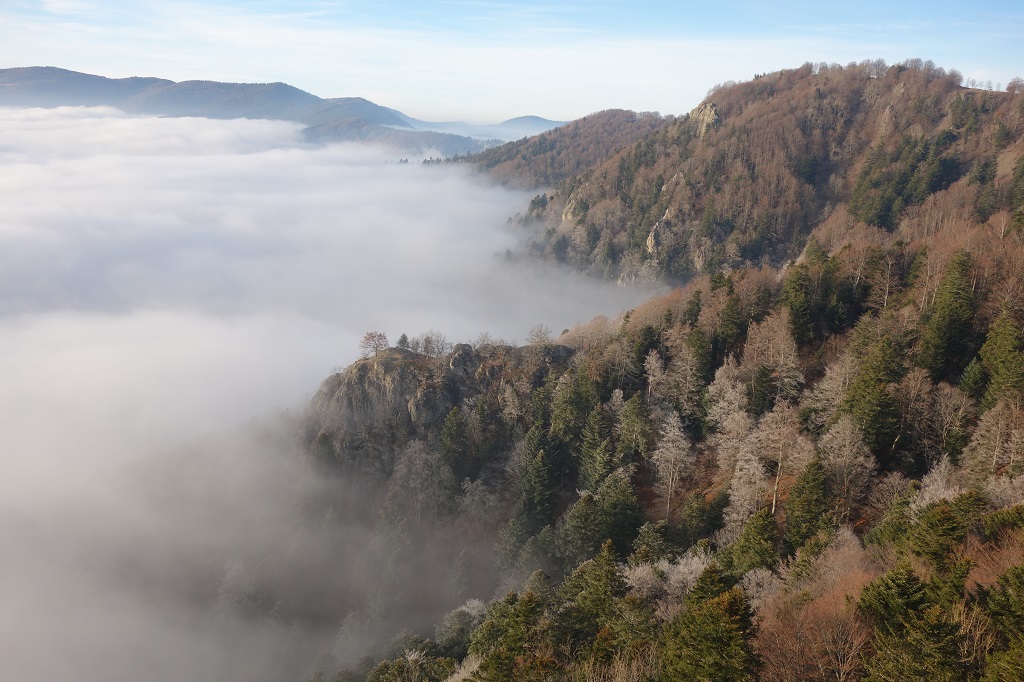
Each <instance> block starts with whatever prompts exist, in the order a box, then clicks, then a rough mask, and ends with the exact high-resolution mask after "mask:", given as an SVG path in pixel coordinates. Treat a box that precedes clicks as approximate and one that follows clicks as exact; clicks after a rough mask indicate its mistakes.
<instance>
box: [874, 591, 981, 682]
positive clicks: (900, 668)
mask: <svg viewBox="0 0 1024 682" xmlns="http://www.w3.org/2000/svg"><path fill="white" fill-rule="evenodd" d="M962 640H963V635H962V634H961V633H960V628H959V626H958V625H957V624H956V623H953V622H951V621H949V620H947V619H946V618H945V616H944V614H943V611H942V610H941V609H939V608H937V607H932V608H929V609H927V610H925V611H924V612H923V613H922V614H921V615H920V616H915V617H913V618H912V619H911V620H910V622H909V623H907V624H906V627H905V628H903V629H902V630H900V631H899V632H891V631H886V632H881V633H878V634H877V635H876V637H875V642H874V643H875V655H874V656H872V657H871V658H869V659H868V663H867V668H868V675H867V678H866V679H867V680H869V682H960V681H961V680H964V679H966V675H967V665H966V662H965V661H964V660H963V659H961V657H960V649H961V646H962Z"/></svg>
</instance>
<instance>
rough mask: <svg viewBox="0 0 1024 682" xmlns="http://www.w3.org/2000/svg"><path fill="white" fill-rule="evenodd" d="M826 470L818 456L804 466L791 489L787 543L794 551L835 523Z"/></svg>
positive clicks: (787, 502) (787, 514)
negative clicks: (830, 516)
mask: <svg viewBox="0 0 1024 682" xmlns="http://www.w3.org/2000/svg"><path fill="white" fill-rule="evenodd" d="M829 506H830V499H829V494H828V489H827V485H826V479H825V469H824V467H823V466H822V464H821V460H820V459H819V458H817V457H815V458H814V459H812V460H811V462H810V463H809V464H808V465H807V466H806V467H804V470H803V471H801V472H800V475H799V476H797V477H796V482H795V483H794V484H793V488H792V489H791V490H790V491H789V499H788V500H786V504H785V505H784V510H785V512H786V542H787V543H788V544H789V548H790V550H792V551H796V550H797V549H799V548H800V547H801V546H802V545H803V544H804V543H805V542H807V540H809V539H810V538H811V537H813V536H814V535H815V534H817V533H818V531H821V530H827V529H828V528H829V526H831V525H832V523H831V519H830V518H829V511H830V510H829Z"/></svg>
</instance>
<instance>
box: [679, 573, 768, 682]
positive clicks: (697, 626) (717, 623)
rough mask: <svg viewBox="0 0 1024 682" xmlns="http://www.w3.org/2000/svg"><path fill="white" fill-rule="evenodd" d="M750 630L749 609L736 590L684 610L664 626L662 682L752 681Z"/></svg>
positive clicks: (753, 663)
mask: <svg viewBox="0 0 1024 682" xmlns="http://www.w3.org/2000/svg"><path fill="white" fill-rule="evenodd" d="M753 629H754V628H753V614H752V612H751V610H750V605H749V604H748V603H747V599H746V597H745V596H744V595H743V591H742V590H740V589H739V588H733V589H731V590H728V591H727V592H724V593H722V594H720V595H719V596H717V597H713V598H711V599H708V600H707V601H705V602H703V603H701V604H699V605H695V606H693V607H691V608H688V609H686V610H685V611H683V613H682V614H681V615H679V616H677V617H676V618H675V619H674V620H673V621H672V622H671V623H669V625H668V626H667V627H666V628H665V634H664V640H663V649H664V671H663V672H664V679H668V680H695V681H699V682H741V681H743V682H745V681H747V680H753V679H754V676H755V674H756V672H757V658H756V656H755V654H754V651H753V648H752V646H751V639H752V637H753Z"/></svg>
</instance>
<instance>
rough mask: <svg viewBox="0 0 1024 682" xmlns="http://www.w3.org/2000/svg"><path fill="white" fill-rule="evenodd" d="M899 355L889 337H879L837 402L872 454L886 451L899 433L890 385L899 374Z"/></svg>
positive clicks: (900, 371)
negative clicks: (858, 429) (850, 419)
mask: <svg viewBox="0 0 1024 682" xmlns="http://www.w3.org/2000/svg"><path fill="white" fill-rule="evenodd" d="M901 355H902V353H901V351H900V348H899V346H898V345H897V344H896V343H895V342H894V341H893V340H892V339H891V338H890V337H888V336H886V337H884V338H882V340H880V341H879V342H878V343H876V344H875V345H874V346H873V347H872V348H871V350H869V351H868V353H867V355H866V356H865V357H864V359H863V361H862V362H861V364H860V368H859V371H858V372H857V376H856V377H855V378H854V379H853V381H852V382H851V383H850V387H849V389H847V391H846V397H845V398H844V399H843V403H842V405H840V411H843V412H846V413H848V414H849V415H850V417H851V418H852V419H853V421H854V423H855V424H856V425H857V426H858V427H859V428H860V430H861V433H862V434H864V441H865V444H866V445H867V446H868V448H870V449H871V451H872V452H874V453H875V454H876V455H879V454H882V453H888V451H890V450H891V449H892V447H893V445H894V444H895V442H896V438H897V437H898V436H899V427H900V423H899V402H898V401H897V400H896V397H895V396H894V395H893V393H892V391H891V388H890V387H891V385H892V384H895V383H896V382H897V381H899V380H900V377H901V376H902V375H903V362H902V359H901Z"/></svg>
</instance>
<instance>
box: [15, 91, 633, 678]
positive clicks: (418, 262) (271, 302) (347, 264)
mask: <svg viewBox="0 0 1024 682" xmlns="http://www.w3.org/2000/svg"><path fill="white" fill-rule="evenodd" d="M397 160H398V155H397V154H396V153H394V152H388V151H386V150H380V149H374V148H370V147H364V146H356V145H330V146H312V145H308V144H306V143H305V142H304V141H303V138H302V135H301V132H300V130H299V128H298V127H297V126H295V125H293V124H290V123H285V122H276V121H258V120H232V121H218V120H207V119H187V118H142V117H129V116H125V115H123V114H121V113H119V112H117V111H115V110H112V109H104V108H62V109H54V110H41V109H27V110H16V109H0V197H2V200H0V414H2V415H3V427H2V428H0V471H2V474H0V539H2V542H3V550H2V551H0V602H2V603H3V608H2V609H0V641H3V642H5V647H4V648H5V650H6V652H7V653H6V654H5V661H4V667H5V670H6V671H7V672H6V673H5V674H9V675H10V676H11V678H12V679H72V678H74V679H82V680H86V681H91V680H107V681H116V680H129V679H139V678H140V677H144V678H147V679H155V680H163V679H168V680H170V679H175V680H181V679H191V680H200V679H211V680H212V679H229V678H230V679H255V680H262V679H268V680H269V679H282V676H285V677H288V676H290V675H293V674H294V671H295V670H296V668H294V667H289V666H291V665H292V664H293V662H285V663H282V662H281V661H280V658H279V656H278V653H279V652H280V650H282V648H283V649H285V650H288V649H290V650H292V651H293V652H294V651H295V650H301V649H302V647H301V646H300V645H298V644H296V642H295V641H294V638H299V639H301V637H302V635H303V633H296V632H294V631H292V632H291V635H290V636H291V637H292V638H293V640H288V637H287V636H285V635H287V632H286V631H281V630H280V628H279V626H278V625H274V626H271V625H267V626H266V627H263V628H253V627H246V628H237V627H231V626H230V623H228V624H225V621H224V619H225V618H226V616H224V615H223V614H217V613H214V612H213V611H211V610H209V609H207V608H205V607H194V606H193V605H191V604H189V603H185V602H186V601H187V600H183V599H182V596H181V595H182V594H193V593H194V594H195V595H196V603H197V604H200V605H201V604H204V603H205V602H203V591H204V590H209V589H210V587H209V585H204V584H202V581H203V580H206V576H208V574H209V573H210V571H213V570H216V566H220V565H223V564H224V562H227V563H228V564H229V565H231V558H232V557H236V556H237V557H239V564H238V565H239V566H242V565H244V560H245V557H247V556H257V555H259V556H262V555H263V554H261V552H262V553H264V554H265V553H267V552H273V551H274V548H275V546H276V545H275V543H278V542H281V541H282V540H283V539H288V541H290V542H293V543H294V542H305V541H308V543H309V550H308V552H307V553H315V552H316V549H315V548H317V547H322V546H324V543H322V542H318V541H317V540H316V539H315V538H314V539H307V540H305V541H304V540H301V539H296V538H295V534H294V533H293V532H291V530H290V529H291V527H290V526H289V523H290V521H289V519H290V518H291V517H290V514H291V506H292V505H293V502H294V499H295V498H296V496H299V495H301V494H307V493H309V492H310V491H314V492H316V489H317V487H318V486H320V485H322V483H321V482H320V481H318V480H317V479H316V477H315V476H313V475H312V474H311V473H310V472H308V471H305V470H303V469H302V467H301V466H297V465H294V464H283V463H282V461H281V458H280V457H278V456H277V454H276V453H275V450H277V449H280V448H282V447H284V448H286V447H287V444H281V443H276V442H275V441H274V438H273V436H272V435H271V436H266V437H256V436H254V435H253V434H252V433H247V432H246V430H245V428H244V427H241V428H240V427H239V425H242V424H245V423H246V421H247V420H248V419H250V418H251V417H262V416H263V415H266V414H268V413H274V412H278V411H281V410H289V411H291V412H292V413H293V414H294V413H296V412H298V411H301V409H302V406H303V405H304V404H305V402H306V401H307V400H308V398H309V397H310V396H311V394H312V393H313V392H314V391H315V390H316V388H317V386H318V384H319V382H320V381H321V380H322V379H323V378H324V377H325V376H326V375H327V374H328V373H329V372H330V371H331V369H332V368H334V367H337V366H340V365H346V364H348V363H349V362H351V361H352V360H353V359H355V358H356V357H357V352H358V341H359V339H360V337H361V336H362V335H363V333H364V332H366V331H368V330H380V331H383V332H385V333H387V334H388V336H389V337H390V338H391V339H395V338H397V337H398V335H399V334H400V333H403V332H404V333H407V334H409V335H410V336H412V335H416V334H419V333H422V332H424V331H426V330H428V329H436V330H439V331H441V332H442V333H444V334H445V335H446V336H447V337H448V339H449V340H451V341H471V340H472V339H474V338H475V337H476V336H477V335H478V334H479V333H481V332H485V331H486V332H489V333H490V334H491V335H492V336H494V337H496V338H504V339H510V340H514V339H519V340H522V339H523V338H524V337H525V336H526V334H527V332H528V330H529V329H530V328H531V327H533V326H534V325H536V324H540V323H543V324H545V325H547V326H548V327H550V328H552V329H556V330H560V329H562V328H565V327H569V326H572V325H573V324H575V323H577V322H581V321H586V320H588V319H590V318H591V317H593V316H594V315H597V314H606V315H609V316H613V315H615V314H616V313H618V312H619V311H621V310H623V309H625V308H628V307H630V306H631V305H633V304H635V303H636V302H638V301H639V300H641V299H642V298H643V297H644V296H645V293H644V292H641V291H636V290H627V289H623V288H620V287H617V286H615V285H612V284H608V283H598V282H594V281H591V280H587V279H585V278H582V277H580V276H577V275H573V274H572V273H569V272H567V271H564V270H560V269H556V268H553V267H550V266H544V265H540V264H536V263H524V262H523V261H521V260H516V259H508V258H505V257H504V256H505V254H506V253H507V252H510V251H511V252H515V251H516V249H517V247H518V245H519V244H520V243H521V241H522V239H523V238H524V235H523V234H521V233H520V232H518V231H517V228H515V227H513V226H511V225H508V224H506V219H507V217H508V216H509V215H512V214H514V213H515V212H516V211H518V210H520V209H521V208H522V207H523V204H524V202H525V201H526V200H528V198H529V197H528V196H527V195H525V194H522V193H515V192H510V191H508V190H505V189H502V188H497V187H493V186H490V185H488V184H487V183H486V182H485V181H484V180H483V179H481V178H478V177H474V176H472V175H471V174H470V173H469V172H468V171H467V170H466V169H464V168H461V167H439V166H423V165H420V164H418V163H409V164H400V163H397ZM226 431H228V432H233V433H235V434H238V433H242V434H245V435H242V436H237V435H235V436H230V435H229V436H225V435H223V434H224V432H226ZM197 439H198V440H202V441H203V442H205V443H207V447H208V449H209V450H212V451H214V452H217V453H218V454H219V456H220V457H221V459H219V460H216V461H214V462H213V463H211V462H210V461H209V460H204V461H203V462H201V463H200V462H193V463H191V464H188V465H187V466H186V465H184V464H182V463H181V462H179V461H176V460H174V459H173V458H171V459H167V453H169V452H174V451H175V450H176V448H179V447H181V446H182V445H183V444H187V443H191V442H196V441H197ZM157 459H159V462H160V464H159V465H154V466H152V467H149V469H145V467H144V466H143V469H145V470H144V471H143V472H142V473H139V467H140V463H145V462H152V461H155V460H157ZM182 461H188V460H187V458H185V459H183V460H182ZM168 462H171V464H168ZM160 467H168V469H167V471H166V472H164V473H166V475H162V474H160V473H154V472H160V471H161V469H160ZM126 472H129V473H126ZM335 494H343V492H342V493H337V491H335ZM358 537H359V534H358V532H357V531H355V530H354V531H352V536H351V537H349V536H345V537H344V538H334V539H333V541H332V542H334V543H335V544H334V545H331V546H349V545H351V546H355V547H358V543H359V539H358ZM338 543H342V544H341V545H338ZM344 543H349V544H348V545H345V544H344ZM303 551H306V550H303ZM321 559H322V561H323V562H329V561H331V560H332V557H322V558H321ZM207 564H209V565H207ZM288 570H289V569H288V567H287V566H286V567H284V568H282V570H281V574H282V575H284V576H289V573H288ZM242 572H244V571H241V569H239V571H236V572H235V574H232V573H231V572H230V571H228V573H227V574H226V575H225V576H221V578H220V579H219V581H220V582H218V585H220V587H222V588H223V586H224V585H225V584H227V583H230V582H231V581H232V580H236V581H238V580H243V578H244V576H243V578H239V577H238V575H241V573H242ZM236 574H238V575H236ZM140 575H141V576H144V578H140V577H139V576H140ZM232 576H234V577H232ZM303 579H304V578H303V577H302V575H301V573H297V574H296V576H295V580H297V581H301V580H303ZM225 589H226V588H225ZM332 628H334V629H336V625H335V624H333V623H326V624H325V625H324V629H325V631H329V630H331V629H332ZM268 642H273V643H274V646H268ZM302 655H305V652H302ZM299 658H301V656H300V657H299ZM300 665H301V661H300Z"/></svg>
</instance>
